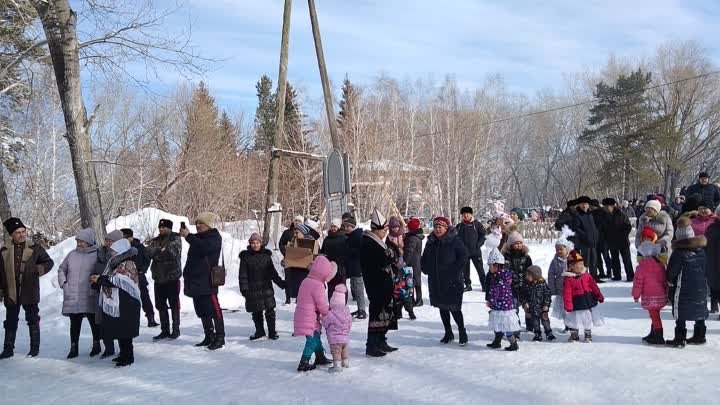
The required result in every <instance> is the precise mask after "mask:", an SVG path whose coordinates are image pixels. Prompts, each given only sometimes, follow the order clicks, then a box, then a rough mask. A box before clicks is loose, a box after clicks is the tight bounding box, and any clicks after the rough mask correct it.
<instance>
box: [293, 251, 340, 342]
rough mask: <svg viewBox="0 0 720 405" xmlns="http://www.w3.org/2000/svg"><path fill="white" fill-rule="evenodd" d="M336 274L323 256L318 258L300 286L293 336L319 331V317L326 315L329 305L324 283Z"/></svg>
mask: <svg viewBox="0 0 720 405" xmlns="http://www.w3.org/2000/svg"><path fill="white" fill-rule="evenodd" d="M336 273H337V266H336V265H335V263H332V262H330V261H329V260H328V259H327V257H325V256H318V257H317V258H316V259H315V261H314V262H313V264H312V268H311V269H310V273H309V274H308V276H307V277H306V278H305V280H303V282H302V284H300V289H299V291H298V298H297V306H296V307H295V316H294V319H293V325H294V329H295V336H312V335H313V334H314V333H315V332H319V331H320V317H322V316H325V315H327V314H328V311H329V309H330V305H329V303H328V299H327V293H325V283H327V282H328V281H330V280H331V279H332V278H333V277H335V274H336Z"/></svg>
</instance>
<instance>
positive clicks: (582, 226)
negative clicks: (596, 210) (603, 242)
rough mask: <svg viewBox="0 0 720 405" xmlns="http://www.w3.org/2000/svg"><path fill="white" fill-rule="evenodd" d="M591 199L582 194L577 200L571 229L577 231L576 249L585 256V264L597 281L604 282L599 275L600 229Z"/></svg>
mask: <svg viewBox="0 0 720 405" xmlns="http://www.w3.org/2000/svg"><path fill="white" fill-rule="evenodd" d="M591 201H592V200H591V199H590V197H587V196H582V197H580V198H578V199H577V200H576V202H577V209H576V210H575V215H574V217H573V222H572V225H571V226H570V229H572V231H573V232H575V236H574V237H573V242H574V243H575V249H577V250H579V251H580V254H581V255H582V256H583V257H584V258H585V264H586V265H587V267H588V270H589V271H590V274H591V275H592V276H593V278H594V279H595V281H597V282H598V283H603V281H602V280H601V279H600V278H599V277H598V271H597V260H598V256H597V244H598V230H597V226H595V219H594V218H593V216H592V213H591V212H590V202H591Z"/></svg>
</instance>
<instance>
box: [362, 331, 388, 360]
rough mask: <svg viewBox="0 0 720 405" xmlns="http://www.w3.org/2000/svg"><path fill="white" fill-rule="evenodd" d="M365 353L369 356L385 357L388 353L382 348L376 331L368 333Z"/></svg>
mask: <svg viewBox="0 0 720 405" xmlns="http://www.w3.org/2000/svg"><path fill="white" fill-rule="evenodd" d="M380 339H382V336H380ZM365 355H366V356H368V357H384V356H386V355H387V354H386V353H385V352H384V351H382V350H380V347H379V341H378V335H377V334H376V333H368V338H367V343H366V345H365Z"/></svg>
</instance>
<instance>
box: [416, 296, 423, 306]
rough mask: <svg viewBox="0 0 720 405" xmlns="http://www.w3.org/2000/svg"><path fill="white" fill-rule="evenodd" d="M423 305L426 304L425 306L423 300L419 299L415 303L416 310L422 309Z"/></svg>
mask: <svg viewBox="0 0 720 405" xmlns="http://www.w3.org/2000/svg"><path fill="white" fill-rule="evenodd" d="M423 305H424V304H423V300H422V298H418V299H417V300H416V301H415V308H417V307H421V306H423Z"/></svg>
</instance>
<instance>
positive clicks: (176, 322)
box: [169, 308, 180, 339]
mask: <svg viewBox="0 0 720 405" xmlns="http://www.w3.org/2000/svg"><path fill="white" fill-rule="evenodd" d="M170 313H171V314H172V332H171V333H170V336H169V338H170V339H177V338H179V337H180V308H171V309H170Z"/></svg>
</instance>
